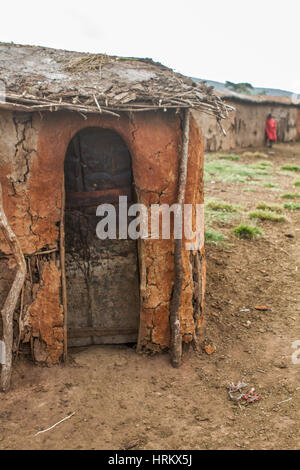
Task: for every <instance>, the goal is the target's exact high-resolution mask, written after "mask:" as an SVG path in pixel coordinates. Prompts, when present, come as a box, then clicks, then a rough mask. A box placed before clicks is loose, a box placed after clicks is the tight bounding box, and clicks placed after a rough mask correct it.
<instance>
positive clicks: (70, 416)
mask: <svg viewBox="0 0 300 470" xmlns="http://www.w3.org/2000/svg"><path fill="white" fill-rule="evenodd" d="M74 414H75V411H74V413H71V414H70V415H68V416H66V417H65V418H63V419H61V420H60V421H58V422H57V423H55V424H53V426H50V428H47V429H44V430H43V431H38V432H37V433H36V434H35V436H38V435H39V434H42V433H43V432H47V431H50V430H51V429H53V428H55V426H57V425H58V424H60V423H63V422H64V421H66V420H67V419H70V418H72V416H74Z"/></svg>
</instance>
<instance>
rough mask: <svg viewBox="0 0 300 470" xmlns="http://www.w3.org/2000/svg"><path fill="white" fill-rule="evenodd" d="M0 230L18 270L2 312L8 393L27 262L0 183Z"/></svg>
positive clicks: (0, 385) (0, 380)
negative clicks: (16, 315)
mask: <svg viewBox="0 0 300 470" xmlns="http://www.w3.org/2000/svg"><path fill="white" fill-rule="evenodd" d="M0 228H1V230H2V232H3V235H4V237H5V239H6V241H7V243H8V245H9V247H10V249H11V251H12V253H13V254H14V257H15V260H16V263H17V265H18V270H17V273H16V277H15V279H14V282H13V284H12V286H11V289H10V291H9V293H8V296H7V297H6V300H5V302H4V305H3V307H2V310H1V316H2V323H3V342H4V345H5V354H4V361H3V362H4V364H2V371H1V377H0V389H1V390H2V391H3V392H6V391H7V390H8V389H9V387H10V379H11V367H12V345H13V314H14V311H15V308H16V305H17V302H18V298H19V295H20V292H21V290H22V287H23V285H24V281H25V276H26V262H25V258H24V255H23V253H22V250H21V246H20V244H19V241H18V239H17V237H16V235H15V234H14V232H13V231H12V229H11V228H10V226H9V223H8V220H7V218H6V215H5V212H4V207H3V199H2V185H1V183H0Z"/></svg>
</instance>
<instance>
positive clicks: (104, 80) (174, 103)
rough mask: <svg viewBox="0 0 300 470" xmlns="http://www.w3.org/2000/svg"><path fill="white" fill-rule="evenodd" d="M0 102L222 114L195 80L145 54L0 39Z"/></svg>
mask: <svg viewBox="0 0 300 470" xmlns="http://www.w3.org/2000/svg"><path fill="white" fill-rule="evenodd" d="M0 80H2V81H3V82H4V83H5V91H6V99H5V102H2V103H0V107H6V108H9V109H14V110H22V111H45V110H51V111H57V110H60V109H69V110H76V111H78V112H81V113H95V112H97V113H98V112H103V113H111V114H117V113H118V112H120V111H131V112H137V111H146V110H154V109H169V108H196V109H200V110H202V111H203V112H206V113H208V114H212V115H214V116H216V118H217V120H218V121H220V120H221V119H224V118H226V116H227V111H228V110H230V109H231V108H230V106H227V105H225V104H224V103H223V102H222V100H221V99H220V97H219V96H217V95H215V94H214V92H213V87H208V86H207V85H206V84H205V83H200V84H197V83H195V82H194V81H193V80H192V79H190V78H187V77H184V76H183V75H180V74H178V73H175V72H173V71H172V70H171V69H169V68H167V67H165V66H163V65H161V64H159V63H156V62H153V61H152V60H151V59H135V58H127V57H126V58H125V57H115V56H107V55H104V54H87V53H80V52H69V51H65V50H56V49H49V48H45V47H34V46H23V45H16V44H4V43H0Z"/></svg>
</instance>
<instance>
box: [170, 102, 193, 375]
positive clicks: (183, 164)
mask: <svg viewBox="0 0 300 470" xmlns="http://www.w3.org/2000/svg"><path fill="white" fill-rule="evenodd" d="M189 129H190V110H189V109H186V110H185V112H184V119H183V131H182V156H181V160H180V165H179V171H178V198H177V210H180V209H181V214H183V211H182V208H183V204H184V196H185V186H186V176H187V164H188V158H189V155H188V147H189ZM174 220H178V218H176V214H175V217H174ZM174 265H175V281H174V288H173V295H172V299H171V307H170V326H171V348H170V349H171V363H172V365H173V367H180V365H181V358H182V335H181V331H180V318H179V309H180V301H181V291H182V282H183V279H182V239H174Z"/></svg>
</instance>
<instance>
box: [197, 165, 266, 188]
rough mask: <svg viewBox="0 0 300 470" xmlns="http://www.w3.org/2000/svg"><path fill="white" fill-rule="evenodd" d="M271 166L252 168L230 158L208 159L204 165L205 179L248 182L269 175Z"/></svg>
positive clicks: (224, 181)
mask: <svg viewBox="0 0 300 470" xmlns="http://www.w3.org/2000/svg"><path fill="white" fill-rule="evenodd" d="M269 174H270V173H269V168H268V169H266V168H264V169H256V168H250V167H249V166H248V165H243V164H239V163H235V162H231V161H228V160H208V161H206V162H205V165H204V181H206V182H208V181H222V182H223V183H246V182H249V181H251V180H260V179H262V178H263V177H266V176H269Z"/></svg>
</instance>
